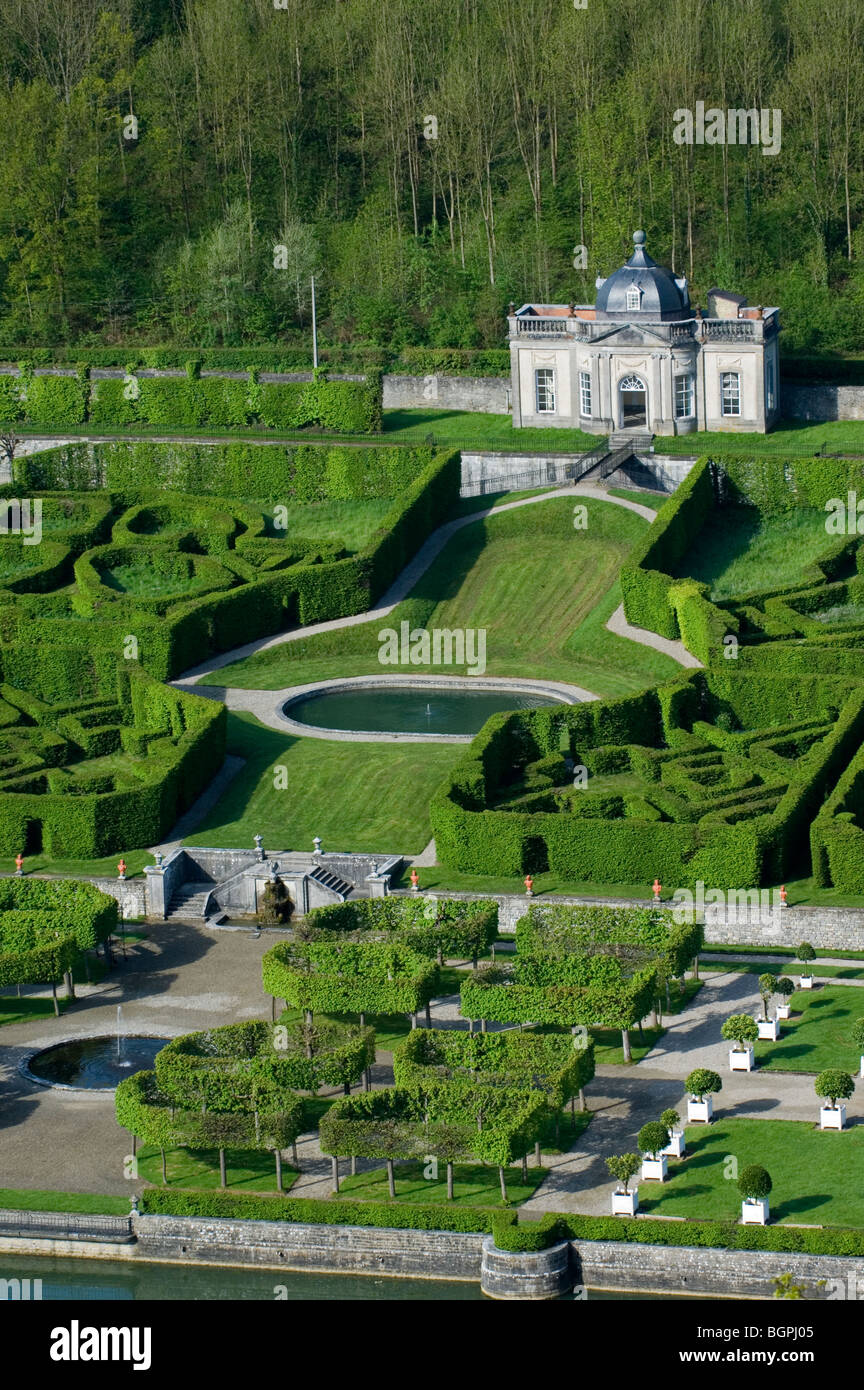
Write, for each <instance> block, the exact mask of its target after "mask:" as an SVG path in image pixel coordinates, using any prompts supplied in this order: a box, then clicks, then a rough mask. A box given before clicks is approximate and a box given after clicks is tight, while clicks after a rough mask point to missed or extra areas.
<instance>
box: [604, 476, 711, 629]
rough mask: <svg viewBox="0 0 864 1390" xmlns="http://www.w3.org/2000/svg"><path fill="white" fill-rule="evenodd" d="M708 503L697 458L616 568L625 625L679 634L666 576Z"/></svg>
mask: <svg viewBox="0 0 864 1390" xmlns="http://www.w3.org/2000/svg"><path fill="white" fill-rule="evenodd" d="M713 502H714V485H713V481H712V476H711V464H710V462H709V460H708V459H707V458H701V459H699V461H698V462H697V463H696V464H694V466H693V468H692V469H691V470H690V472H689V473H688V475H687V477H686V478H685V480H684V482H683V483H681V484H680V485H679V487H678V488H677V490H676V491H675V492H674V493H673V494H672V496H671V497H670V498H669V501H668V502H664V504H663V506H662V507H661V508H660V510H659V511H658V513H657V516H656V517H655V519H654V521H653V522H652V523H651V525H650V527H649V528H648V531H647V533H646V534H645V536H643V537H642V538H641V539H640V540H639V541H637V543H636V545H635V546H634V547H633V549H632V550H631V551H630V553H629V555H628V556H627V561H626V563H625V564H624V565H622V567H621V590H622V593H623V596H624V612H625V614H626V615H627V621H628V623H632V624H633V625H634V626H635V627H644V628H647V629H648V630H649V631H651V632H657V633H659V634H660V636H661V637H668V638H671V639H673V640H674V639H675V638H677V637H679V636H680V630H679V626H678V622H677V619H676V617H675V614H674V612H673V610H672V609H671V608H670V606H669V591H670V589H671V588H672V586H673V584H674V580H673V579H672V577H671V575H672V572H673V571H674V569H675V567H676V565H677V564H678V561H679V560H680V559H681V558H682V556H683V555H685V554H686V552H687V551H688V550H689V548H690V546H691V544H692V542H693V539H694V537H695V536H696V535H698V533H699V531H700V530H701V529H702V527H703V525H704V524H705V521H706V519H707V517H708V515H709V513H710V511H711V507H712V505H713Z"/></svg>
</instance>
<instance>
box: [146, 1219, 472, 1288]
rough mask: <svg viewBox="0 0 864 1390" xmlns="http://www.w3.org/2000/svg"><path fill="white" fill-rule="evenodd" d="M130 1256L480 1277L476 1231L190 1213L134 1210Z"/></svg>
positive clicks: (333, 1270)
mask: <svg viewBox="0 0 864 1390" xmlns="http://www.w3.org/2000/svg"><path fill="white" fill-rule="evenodd" d="M134 1227H135V1233H136V1235H137V1237H138V1244H137V1246H136V1258H138V1259H142V1260H168V1261H175V1260H176V1261H181V1262H185V1261H189V1262H190V1263H192V1264H222V1265H257V1266H259V1267H261V1268H264V1269H276V1270H278V1269H291V1270H313V1271H317V1272H319V1273H321V1272H323V1273H338V1274H354V1273H357V1274H386V1275H403V1276H406V1277H409V1278H410V1277H413V1278H417V1279H470V1280H479V1278H480V1260H481V1253H482V1236H480V1235H460V1234H458V1233H456V1232H451V1231H394V1230H387V1229H378V1228H377V1227H366V1226H307V1225H302V1224H300V1223H294V1222H291V1223H288V1222H285V1223H282V1222H276V1221H220V1220H215V1219H214V1220H204V1219H199V1218H192V1217H174V1216H147V1215H139V1216H136V1217H135V1218H134Z"/></svg>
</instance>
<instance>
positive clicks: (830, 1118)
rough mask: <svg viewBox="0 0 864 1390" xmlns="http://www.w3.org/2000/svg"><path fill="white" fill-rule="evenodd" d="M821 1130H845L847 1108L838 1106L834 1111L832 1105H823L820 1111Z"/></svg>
mask: <svg viewBox="0 0 864 1390" xmlns="http://www.w3.org/2000/svg"><path fill="white" fill-rule="evenodd" d="M819 1128H820V1129H845V1128H846V1106H845V1105H838V1106H837V1107H836V1108H835V1109H833V1110H832V1108H831V1106H830V1105H823V1106H822V1109H821V1110H820V1111H819Z"/></svg>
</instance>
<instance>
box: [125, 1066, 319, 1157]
mask: <svg viewBox="0 0 864 1390" xmlns="http://www.w3.org/2000/svg"><path fill="white" fill-rule="evenodd" d="M268 1101H270V1102H271V1103H273V1101H275V1102H276V1104H275V1108H273V1109H270V1108H268ZM114 1107H115V1114H116V1118H117V1123H118V1125H121V1126H122V1127H123V1129H128V1130H129V1132H130V1134H135V1135H137V1137H138V1138H139V1139H141V1140H143V1141H144V1143H145V1144H155V1145H156V1146H157V1147H158V1148H160V1149H172V1148H183V1149H193V1150H194V1149H280V1150H281V1149H284V1148H286V1147H287V1146H288V1145H289V1144H291V1143H293V1142H294V1140H295V1139H296V1138H297V1136H298V1135H299V1134H302V1133H303V1131H304V1130H305V1129H306V1127H307V1125H306V1113H305V1106H304V1103H303V1100H302V1099H301V1097H300V1096H297V1095H294V1093H293V1092H292V1091H284V1092H282V1093H281V1094H280V1095H279V1096H278V1098H277V1097H270V1096H266V1097H265V1098H264V1101H263V1104H262V1105H261V1107H260V1109H253V1101H252V1100H251V1099H250V1101H249V1102H247V1105H246V1106H245V1107H244V1106H243V1105H242V1103H241V1102H240V1101H239V1099H238V1101H237V1102H236V1103H235V1105H234V1107H233V1108H232V1109H226V1110H215V1109H214V1110H207V1109H205V1108H204V1107H203V1106H199V1107H198V1108H197V1109H195V1110H186V1109H183V1108H182V1107H181V1106H178V1105H177V1104H176V1103H175V1101H174V1098H173V1097H172V1096H166V1095H165V1094H164V1093H163V1092H162V1091H160V1089H159V1086H158V1083H157V1080H156V1073H155V1072H152V1071H139V1072H136V1073H135V1075H134V1076H130V1077H127V1079H126V1080H125V1081H121V1082H120V1084H119V1086H118V1087H117V1089H116V1091H115V1093H114Z"/></svg>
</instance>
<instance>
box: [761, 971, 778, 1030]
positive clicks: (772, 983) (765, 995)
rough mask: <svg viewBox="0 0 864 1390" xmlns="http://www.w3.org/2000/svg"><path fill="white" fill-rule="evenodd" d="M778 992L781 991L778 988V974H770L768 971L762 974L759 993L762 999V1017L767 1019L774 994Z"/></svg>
mask: <svg viewBox="0 0 864 1390" xmlns="http://www.w3.org/2000/svg"><path fill="white" fill-rule="evenodd" d="M777 993H779V991H778V989H777V976H776V975H772V974H770V973H769V972H768V971H766V972H765V974H764V975H760V976H759V994H760V996H761V999H762V1017H763V1019H765V1020H766V1021H767V1018H768V1005H769V1004H770V1002H771V998H772V995H775V994H777Z"/></svg>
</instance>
